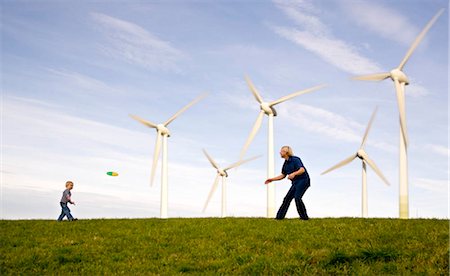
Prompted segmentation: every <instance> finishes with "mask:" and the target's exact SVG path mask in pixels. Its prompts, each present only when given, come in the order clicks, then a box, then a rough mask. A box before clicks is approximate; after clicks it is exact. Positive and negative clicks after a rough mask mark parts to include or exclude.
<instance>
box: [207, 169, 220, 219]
mask: <svg viewBox="0 0 450 276" xmlns="http://www.w3.org/2000/svg"><path fill="white" fill-rule="evenodd" d="M219 177H220V174H217V176H216V179H215V180H214V184H213V186H212V188H211V191H210V192H209V195H208V199H207V200H206V202H205V206H204V207H203V213H204V212H205V210H206V207H208V203H209V200H210V199H211V197H212V195H213V194H214V192H215V191H216V188H217V184H218V183H219Z"/></svg>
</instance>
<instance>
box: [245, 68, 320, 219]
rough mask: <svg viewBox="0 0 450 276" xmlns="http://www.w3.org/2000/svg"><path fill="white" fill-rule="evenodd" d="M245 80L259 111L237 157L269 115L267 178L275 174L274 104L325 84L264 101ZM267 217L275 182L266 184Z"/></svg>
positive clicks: (270, 212) (271, 214)
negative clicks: (264, 118)
mask: <svg viewBox="0 0 450 276" xmlns="http://www.w3.org/2000/svg"><path fill="white" fill-rule="evenodd" d="M245 80H246V82H247V84H248V86H249V88H250V91H251V92H252V94H253V96H254V97H255V99H256V101H257V102H258V103H259V107H260V109H261V111H260V112H259V115H258V117H257V118H256V122H255V124H254V126H253V129H252V131H251V132H250V135H249V136H248V138H247V141H246V142H245V144H244V147H243V148H242V151H241V155H240V158H239V159H242V158H243V157H244V155H245V153H246V151H247V149H248V147H249V145H250V143H251V142H252V141H253V138H255V135H256V133H257V132H258V130H259V128H260V127H261V123H262V119H263V116H264V114H265V115H267V116H268V117H269V120H268V136H267V178H271V177H274V176H275V171H274V169H275V168H274V167H275V159H274V144H273V117H274V116H277V112H276V110H275V109H274V108H273V107H274V106H275V105H277V104H280V103H282V102H285V101H287V100H290V99H292V98H294V97H297V96H300V95H302V94H306V93H309V92H312V91H315V90H318V89H321V88H323V87H325V85H323V84H322V85H318V86H314V87H311V88H308V89H305V90H301V91H298V92H295V93H292V94H289V95H287V96H284V97H281V98H279V99H278V100H275V101H273V102H265V101H264V100H263V99H262V97H261V95H260V94H259V92H258V90H257V89H256V87H255V86H254V85H253V83H252V82H251V80H250V79H249V78H248V77H247V76H246V77H245ZM267 217H268V218H274V217H275V184H274V183H269V184H268V185H267Z"/></svg>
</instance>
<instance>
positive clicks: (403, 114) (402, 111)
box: [394, 79, 409, 146]
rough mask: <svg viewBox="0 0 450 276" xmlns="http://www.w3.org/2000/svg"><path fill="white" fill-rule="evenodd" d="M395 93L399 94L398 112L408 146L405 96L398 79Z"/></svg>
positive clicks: (395, 81) (395, 80)
mask: <svg viewBox="0 0 450 276" xmlns="http://www.w3.org/2000/svg"><path fill="white" fill-rule="evenodd" d="M394 83H395V91H396V93H397V104H398V112H399V114H400V128H401V130H402V133H403V138H404V141H405V145H406V146H408V140H409V139H408V131H407V129H406V111H405V94H404V90H403V88H404V87H402V85H401V84H400V82H399V81H398V80H397V79H394Z"/></svg>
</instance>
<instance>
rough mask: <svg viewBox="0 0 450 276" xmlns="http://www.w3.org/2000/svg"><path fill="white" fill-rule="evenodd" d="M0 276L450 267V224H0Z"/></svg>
mask: <svg viewBox="0 0 450 276" xmlns="http://www.w3.org/2000/svg"><path fill="white" fill-rule="evenodd" d="M0 226H1V234H0V244H1V251H0V253H1V260H0V269H1V270H0V274H1V275H7V274H55V273H58V274H66V273H75V274H128V275H131V274H162V275H173V274H183V273H188V274H211V275H212V274H241V275H242V274H246V275H249V274H252V275H255V274H276V275H292V274H358V275H381V274H383V275H385V274H403V275H404V274H407V275H409V274H426V275H448V273H449V221H448V220H425V219H422V220H416V219H415V220H398V219H357V218H325V219H311V220H309V221H300V220H297V219H289V220H283V221H276V220H270V219H264V218H225V219H220V218H173V219H167V220H160V219H123V220H121V219H114V220H113V219H106V220H100V219H99V220H79V221H77V222H67V221H65V222H61V223H58V222H56V221H46V220H27V221H6V220H2V221H0Z"/></svg>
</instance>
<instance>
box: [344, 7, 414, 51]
mask: <svg viewBox="0 0 450 276" xmlns="http://www.w3.org/2000/svg"><path fill="white" fill-rule="evenodd" d="M338 2H339V3H340V4H341V5H342V7H343V8H344V10H345V11H347V14H348V15H349V16H350V18H351V19H353V20H354V21H355V22H356V23H357V24H358V25H359V26H361V27H363V28H365V29H366V30H368V31H371V32H374V33H376V34H378V35H380V36H381V37H383V38H386V39H389V40H393V41H396V42H399V43H402V44H403V45H407V46H409V44H410V43H411V42H412V41H413V40H414V39H415V37H416V36H417V34H418V33H419V31H420V30H419V29H417V28H416V27H415V26H414V24H412V22H410V21H409V20H408V18H407V17H405V16H403V15H402V14H401V13H399V12H397V11H395V10H394V9H392V8H390V7H387V6H384V5H383V4H382V3H379V2H375V1H338ZM399 58H400V57H399Z"/></svg>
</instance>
